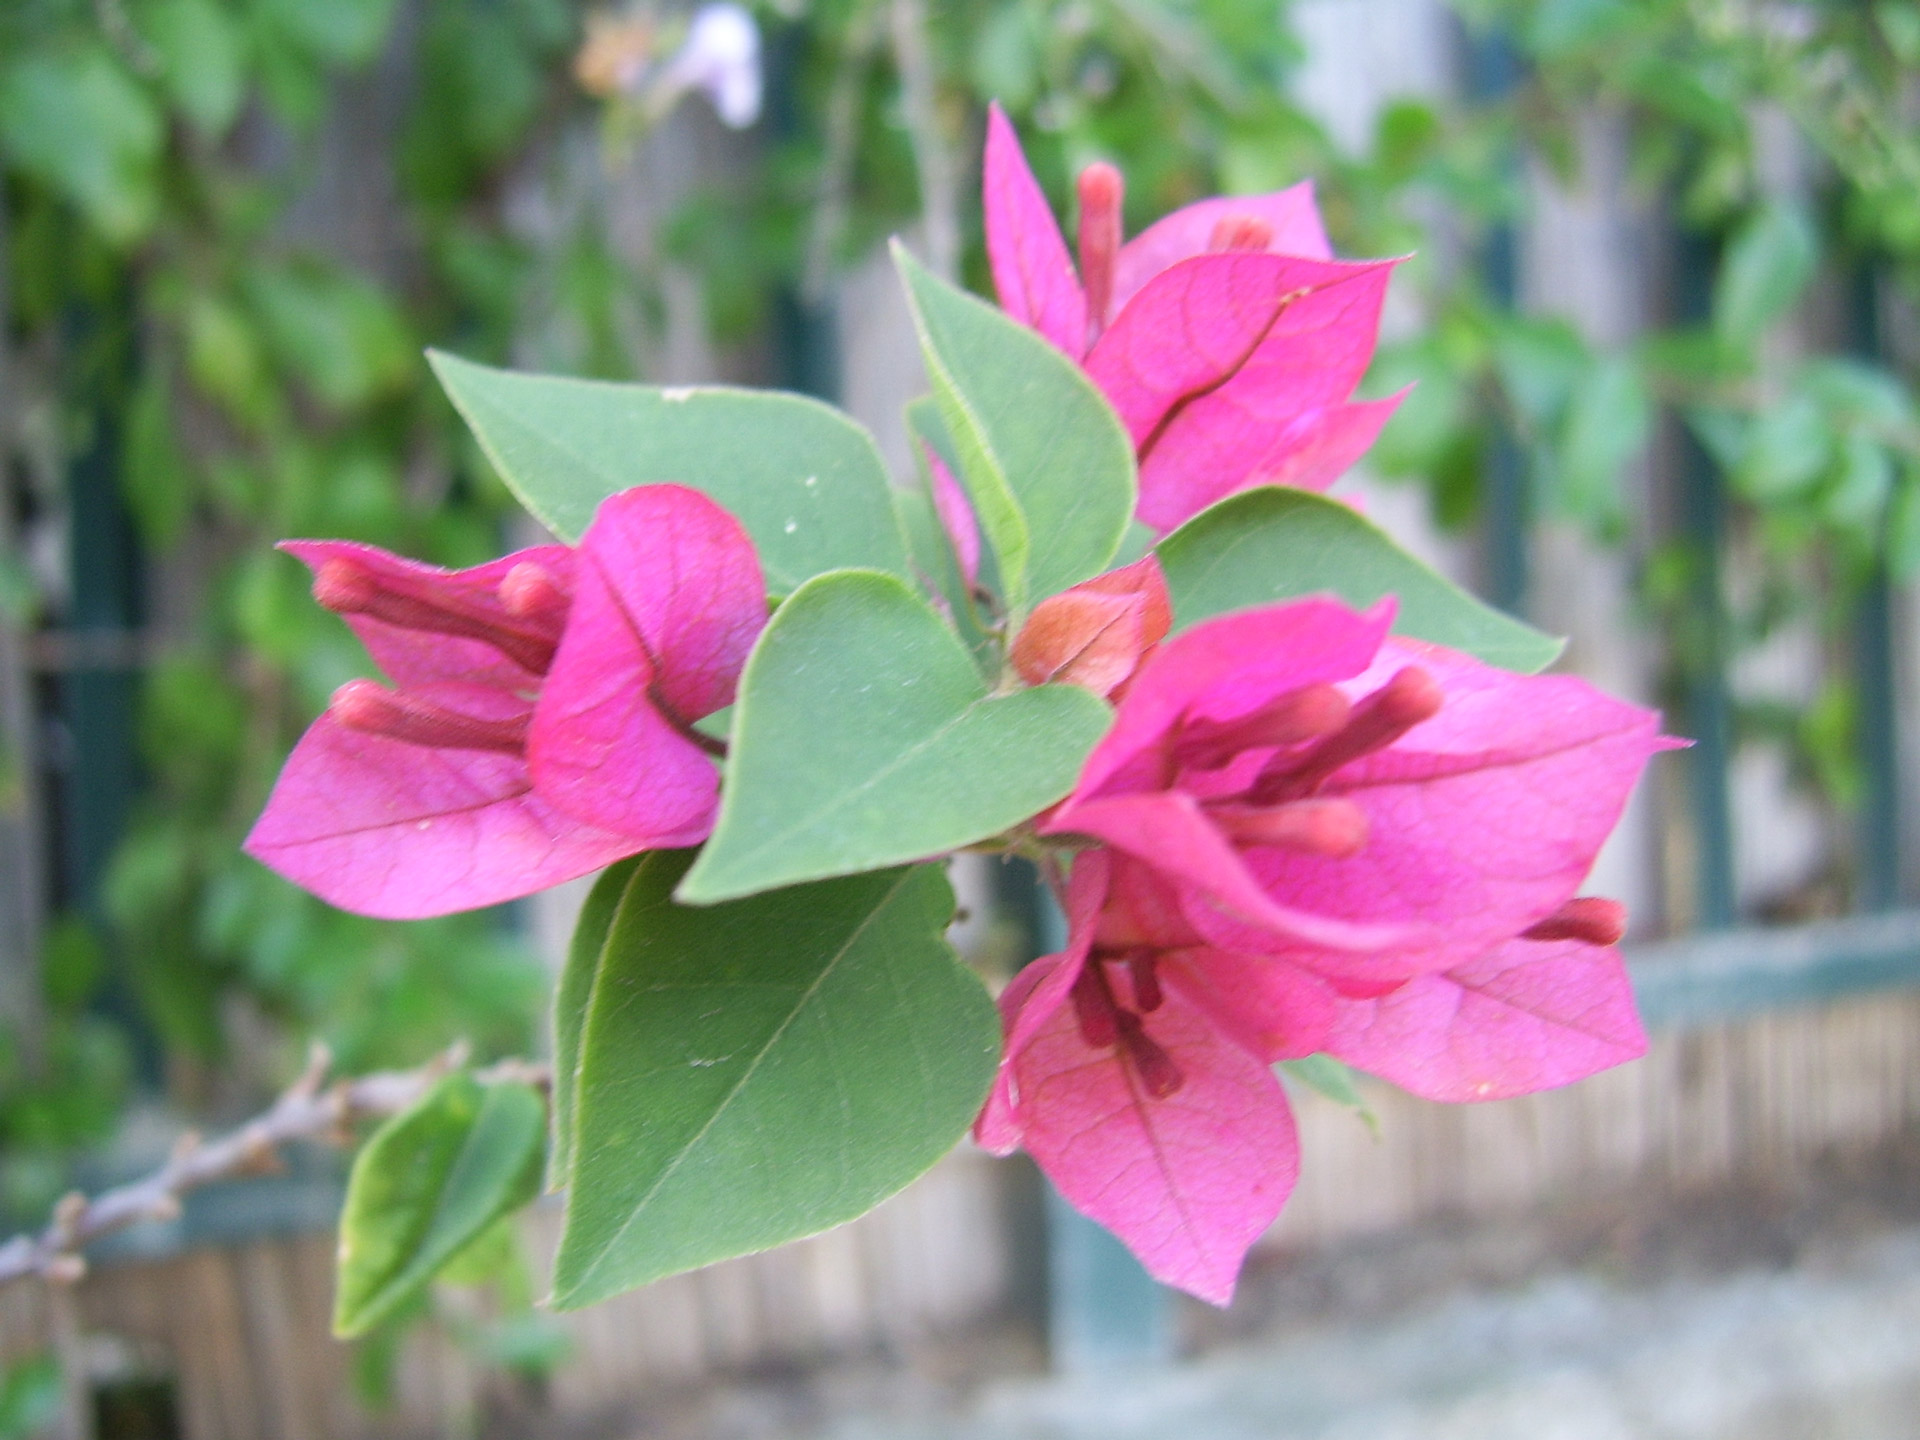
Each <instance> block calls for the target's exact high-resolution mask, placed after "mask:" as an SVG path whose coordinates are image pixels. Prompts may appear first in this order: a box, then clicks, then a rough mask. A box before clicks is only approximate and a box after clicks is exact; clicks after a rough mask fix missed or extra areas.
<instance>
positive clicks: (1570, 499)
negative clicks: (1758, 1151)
mask: <svg viewBox="0 0 1920 1440" xmlns="http://www.w3.org/2000/svg"><path fill="white" fill-rule="evenodd" d="M1652 428H1653V406H1652V404H1651V402H1650V401H1649V400H1648V399H1647V391H1646V387H1645V385H1643V384H1642V383H1641V380H1640V376H1639V374H1638V372H1636V371H1635V370H1634V368H1633V366H1632V365H1630V364H1628V363H1627V362H1626V361H1625V360H1622V359H1620V358H1619V357H1617V356H1616V357H1613V358H1610V359H1607V360H1602V361H1601V362H1600V363H1599V364H1598V365H1596V366H1594V367H1593V369H1592V372H1591V373H1590V374H1589V375H1588V376H1587V377H1586V379H1585V383H1584V384H1582V385H1581V386H1580V388H1579V389H1577V390H1576V391H1575V392H1574V394H1573V397H1572V401H1571V403H1570V404H1569V406H1568V409H1567V418H1566V428H1565V429H1564V431H1563V432H1562V434H1561V440H1560V453H1559V455H1558V456H1557V459H1558V461H1559V463H1558V465H1557V466H1556V467H1555V474H1554V481H1555V490H1556V492H1557V498H1558V501H1559V504H1560V506H1561V508H1562V509H1563V510H1564V511H1565V513H1567V514H1568V515H1571V516H1573V517H1575V518H1577V519H1580V520H1583V521H1585V522H1587V523H1588V524H1590V525H1596V526H1602V527H1606V526H1611V525H1614V524H1616V523H1617V522H1618V521H1619V520H1620V519H1621V518H1622V515H1623V512H1624V506H1623V505H1622V503H1621V499H1620V472H1621V470H1622V469H1623V468H1625V466H1626V465H1627V463H1628V462H1629V461H1631V460H1632V459H1633V457H1634V456H1636V455H1637V454H1639V453H1640V450H1641V448H1642V447H1643V446H1645V444H1646V443H1647V436H1648V434H1649V433H1650V432H1651V430H1652Z"/></svg>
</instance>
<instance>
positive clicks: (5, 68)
mask: <svg viewBox="0 0 1920 1440" xmlns="http://www.w3.org/2000/svg"><path fill="white" fill-rule="evenodd" d="M8 60H12V61H14V63H11V64H7V63H6V61H8ZM165 140H166V128H165V126H164V124H163V123H162V120H161V116H160V111H159V107H158V106H157V105H155V104H154V102H153V100H152V99H151V97H150V96H149V95H148V93H147V91H146V89H145V88H144V87H143V86H142V85H141V84H140V83H139V81H137V80H135V79H134V78H133V76H131V75H129V74H128V73H127V71H126V67H125V66H123V65H122V64H121V63H120V62H119V60H118V59H116V58H115V56H114V54H113V52H112V51H111V50H110V49H108V48H107V47H106V45H105V44H104V43H102V44H99V45H85V46H73V47H60V48H54V47H46V48H42V49H38V50H35V49H29V50H27V52H26V53H25V54H24V55H22V56H20V57H18V58H17V59H16V58H15V57H12V56H8V57H4V58H0V149H4V150H6V151H7V152H8V153H7V159H8V160H9V162H11V163H13V164H17V165H18V166H20V168H21V169H23V170H25V171H27V172H28V173H29V174H31V175H33V176H35V177H36V178H38V179H39V180H41V181H42V182H43V183H45V184H46V185H47V186H48V187H49V188H51V189H53V190H55V191H57V192H58V193H60V194H62V195H64V196H66V197H67V198H68V199H69V200H71V201H72V202H73V203H74V204H76V205H77V206H79V207H80V209H81V210H82V211H83V212H84V213H85V215H86V217H87V219H88V220H89V221H91V222H92V223H93V224H94V225H95V226H97V227H98V228H99V230H100V233H101V234H103V235H104V236H106V238H107V239H108V240H109V241H111V242H113V243H114V244H127V243H130V242H131V241H134V240H137V239H139V238H140V236H142V235H144V234H145V233H146V231H147V230H148V229H149V228H150V227H151V226H152V224H153V219H154V215H155V213H156V211H157V210H158V209H159V204H160V185H159V179H160V159H161V150H162V147H163V145H164V143H165Z"/></svg>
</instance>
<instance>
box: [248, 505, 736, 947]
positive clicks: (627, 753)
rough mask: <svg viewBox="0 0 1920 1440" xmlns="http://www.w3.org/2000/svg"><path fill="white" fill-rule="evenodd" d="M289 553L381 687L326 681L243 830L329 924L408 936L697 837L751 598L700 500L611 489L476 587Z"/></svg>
mask: <svg viewBox="0 0 1920 1440" xmlns="http://www.w3.org/2000/svg"><path fill="white" fill-rule="evenodd" d="M285 548H286V549H288V550H289V551H291V552H292V553H293V554H295V555H297V556H299V558H300V559H302V560H304V561H305V562H306V563H307V564H308V565H309V566H310V567H311V568H312V569H313V571H314V592H315V595H316V597H317V598H319V599H320V600H321V602H322V603H323V604H325V605H326V606H327V607H328V608H329V609H333V610H336V611H338V612H340V613H341V614H342V615H343V616H344V617H345V618H346V620H347V622H348V624H349V625H351V626H352V627H353V629H354V632H355V633H356V634H357V635H358V636H359V637H360V639H361V641H362V642H363V643H364V644H365V645H366V647H367V650H368V653H369V654H371V655H372V656H373V658H374V659H375V661H376V662H378V664H379V665H380V667H381V669H383V670H384V671H385V672H386V673H387V675H388V677H389V678H390V679H392V680H393V681H394V682H395V684H396V687H397V688H395V689H393V690H387V689H385V688H384V687H381V686H379V685H376V684H374V683H373V682H371V681H364V680H362V681H354V682H352V683H350V684H349V685H346V686H343V687H342V688H341V689H340V691H339V692H337V693H336V695H335V697H334V700H333V702H332V704H330V705H329V707H328V709H327V711H326V712H325V713H324V714H322V715H321V716H320V718H319V719H318V720H316V721H315V722H314V723H313V725H312V726H311V727H309V729H308V730H307V733H306V734H305V735H304V736H302V737H301V740H300V742H299V744H298V745H296V746H295V747H294V751H293V754H292V755H291V756H290V757H289V758H288V760H287V764H286V766H285V768H284V769H283V770H282V771H281V774H280V778H279V781H278V782H277V783H276V784H275V786H274V790H273V794H272V795H271V796H270V797H269V799H268V801H267V807H266V810H265V812H264V813H263V814H262V815H261V817H260V819H259V821H258V822H257V823H256V824H255V826H254V828H253V831H252V833H251V834H250V835H249V836H248V837H247V841H246V850H247V852H248V853H249V854H251V855H253V856H254V857H255V858H256V859H258V860H260V861H261V862H262V863H264V864H266V865H268V866H270V867H271V868H272V869H274V870H276V871H278V872H279V873H280V874H282V875H284V876H286V877H287V878H288V879H290V880H292V881H294V882H295V883H296V884H299V885H301V886H303V887H305V888H306V889H308V890H311V891H313V892H314V893H315V894H316V895H319V896H320V897H321V898H322V899H324V900H327V901H329V902H331V903H332V904H335V905H338V906H340V907H341V908H342V909H345V910H353V911H357V912H359V913H361V914H366V915H375V916H379V917H382V918H387V919H416V918H420V917H423V916H429V915H444V914H449V913H451V912H453V911H457V910H469V909H473V908H476V907H478V906H482V905H491V904H496V903H498V902H500V901H503V900H511V899H515V898H517V897H519V896H522V895H528V894H532V893H533V892H534V891H537V890H543V889H546V888H548V887H550V886H553V885H557V884H559V883H561V882H562V881H565V880H570V879H573V878H575V877H576V876H580V875H585V874H590V873H591V872H593V871H595V870H598V869H600V868H601V867H603V866H605V865H608V864H610V863H612V862H613V861H614V860H617V859H620V858H622V857H623V856H626V855H631V854H633V853H635V852H636V851H639V850H643V849H647V848H651V847H654V846H658V845H674V844H691V843H694V842H696V841H698V840H699V839H701V838H704V836H705V834H706V832H707V830H708V829H710V828H711V826H712V817H713V809H714V797H715V794H716V792H717V789H718V780H717V777H716V773H715V770H714V766H713V762H712V761H711V760H710V759H709V758H708V756H707V755H706V754H705V753H703V747H702V744H701V742H700V739H699V737H698V736H697V735H696V734H694V733H693V732H692V729H691V726H692V722H693V721H695V720H697V719H700V718H701V717H703V716H705V715H707V714H710V713H711V712H712V711H714V710H717V709H720V708H722V707H723V706H725V705H726V704H728V703H730V702H731V698H732V687H733V684H734V682H735V680H736V679H737V678H738V675H739V670H740V667H741V665H742V664H744V661H745V656H746V650H747V648H748V647H749V646H751V644H752V641H753V636H754V635H755V634H757V633H758V630H759V627H760V626H761V625H762V624H764V623H765V617H766V599H765V592H764V588H763V587H762V584H761V580H760V570H759V564H758V561H757V560H756V559H755V557H754V554H753V549H752V545H751V543H750V542H749V541H748V540H747V538H746V535H745V533H744V532H743V531H742V530H741V529H740V528H739V526H738V525H737V524H736V523H735V522H734V521H733V520H732V519H731V517H729V516H727V515H726V514H725V512H723V511H721V510H720V509H719V507H717V506H716V505H714V504H713V502H712V501H710V500H708V499H706V497H704V496H703V495H701V494H699V493H698V492H697V491H693V490H688V489H684V488H682V487H680V486H671V485H656V486H645V487H641V488H638V489H635V490H630V491H626V492H624V493H623V494H621V495H617V496H614V497H613V498H612V499H610V500H608V501H607V502H606V503H605V504H604V505H603V506H602V507H601V511H600V513H599V514H598V515H597V516H596V518H595V521H594V524H593V525H592V526H591V527H589V531H588V535H587V537H586V538H584V539H583V541H582V544H581V547H580V549H579V550H578V551H574V550H570V549H568V548H567V547H565V546H559V545H547V546H538V547H535V548H533V549H529V550H522V551H519V552H517V553H515V554H513V555H509V556H506V557H505V558H503V559H500V560H496V561H492V562H490V563H489V564H486V565H482V566H477V567H475V568H473V569H470V570H458V571H448V570H440V569H437V568H435V567H433V566H429V565H422V564H419V563H417V562H414V561H410V560H406V559H403V558H402V557H399V556H396V555H391V554H389V553H387V552H386V551H383V550H378V549H375V548H374V547H372V546H367V545H357V544H352V543H349V542H345V541H294V542H290V543H289V544H288V545H287V546H286V547H285ZM609 576H613V577H617V578H616V579H614V580H609V579H608V577H609ZM609 751H612V752H613V757H612V758H609ZM530 762H531V763H530ZM537 772H545V773H546V774H547V775H548V776H549V777H550V778H548V779H544V780H543V779H541V778H540V775H539V773H537ZM583 774H584V775H587V776H590V777H591V778H592V780H593V785H592V787H591V788H590V789H588V788H587V787H581V786H579V785H578V784H577V783H576V781H577V779H578V777H580V776H582V775H583ZM583 789H584V790H585V791H586V793H585V794H584V795H583Z"/></svg>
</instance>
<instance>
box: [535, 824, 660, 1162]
mask: <svg viewBox="0 0 1920 1440" xmlns="http://www.w3.org/2000/svg"><path fill="white" fill-rule="evenodd" d="M639 863H640V857H639V856H637V855H636V856H634V857H633V858H632V859H629V860H622V861H620V862H619V863H617V864H614V865H609V866H608V867H607V868H606V869H605V870H603V871H601V872H600V878H599V879H598V880H595V881H594V882H593V889H591V890H590V891H588V892H587V900H586V904H584V905H582V906H581V907H580V919H579V920H578V921H577V922H576V923H575V924H574V927H573V940H572V941H571V943H569V944H568V946H567V963H566V965H565V966H564V967H563V968H562V969H561V971H560V982H559V984H557V985H555V986H554V989H553V1135H552V1138H551V1141H550V1142H549V1145H548V1149H547V1188H548V1189H549V1190H558V1189H561V1188H562V1187H564V1186H565V1185H566V1183H567V1173H568V1171H569V1170H570V1169H571V1168H572V1165H573V1096H574V1086H575V1081H576V1079H577V1077H578V1075H579V1071H580V1027H581V1026H582V1025H584V1024H585V1023H586V1014H587V999H588V997H589V996H591V995H592V994H593V975H594V972H595V971H596V970H598V969H599V968H600V951H601V949H602V948H603V947H604V946H605V945H606V943H607V932H608V931H609V930H611V929H612V928H613V914H614V911H616V910H618V909H619V908H620V897H621V896H622V895H624V894H625V893H626V889H627V881H629V880H631V879H632V878H633V870H634V867H635V866H636V865H638V864H639Z"/></svg>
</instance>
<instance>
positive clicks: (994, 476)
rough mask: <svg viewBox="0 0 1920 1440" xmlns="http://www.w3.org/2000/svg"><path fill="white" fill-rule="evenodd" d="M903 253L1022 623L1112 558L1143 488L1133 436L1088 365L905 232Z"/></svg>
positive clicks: (965, 473)
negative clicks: (935, 263) (909, 244)
mask: <svg viewBox="0 0 1920 1440" xmlns="http://www.w3.org/2000/svg"><path fill="white" fill-rule="evenodd" d="M893 254H894V263H895V264H896V265H897V266H898V267H899V270H900V277H901V279H902V281H903V282H904V283H905V285H906V287H907V300H908V303H909V304H910V305H911V306H912V307H913V319H914V326H915V328H916V329H917V330H918V331H919V334H920V351H921V354H922V355H923V356H924V357H925V359H926V363H927V373H928V374H929V375H930V376H931V377H932V379H933V391H934V396H935V398H936V399H937V400H938V401H939V404H940V413H941V415H942V416H943V417H944V418H945V420H946V422H947V430H948V433H949V434H950V435H951V436H952V437H953V445H954V453H955V457H956V458H957V459H958V461H959V471H958V476H959V479H960V481H961V483H962V484H963V485H964V486H965V487H966V490H967V494H968V495H969V496H970V497H971V498H972V500H973V508H974V513H975V514H976V515H978V516H979V519H980V530H981V535H982V537H983V538H984V539H985V541H986V543H987V545H988V546H989V547H990V548H991V549H992V551H993V553H994V556H995V558H996V559H997V561H998V563H999V576H1000V582H1001V585H1002V587H1003V589H1004V594H1005V598H1006V602H1007V608H1008V611H1009V612H1010V613H1011V614H1012V616H1013V618H1014V622H1015V623H1016V624H1017V623H1018V621H1019V620H1020V618H1022V617H1023V616H1024V615H1025V613H1026V611H1027V608H1028V607H1029V606H1030V605H1031V604H1033V603H1034V602H1036V601H1039V600H1043V599H1045V598H1046V597H1047V596H1049V595H1052V594H1054V593H1056V592H1058V591H1061V590H1064V589H1066V588H1067V587H1068V586H1069V585H1073V584H1076V583H1077V582H1079V581H1081V580H1085V579H1087V578H1088V577H1090V576H1093V575H1097V574H1099V573H1100V572H1101V571H1102V570H1104V569H1106V568H1107V565H1108V563H1109V562H1110V561H1111V560H1112V559H1113V556H1114V552H1115V551H1116V550H1118V549H1119V547H1120V540H1121V537H1122V536H1123V535H1125V533H1126V529H1127V523H1128V522H1129V521H1130V520H1131V519H1132V518H1133V504H1134V499H1135V496H1136V493H1137V491H1138V479H1137V477H1136V475H1135V473H1134V463H1133V444H1132V442H1131V441H1130V440H1128V438H1127V432H1126V430H1125V429H1124V428H1123V427H1122V426H1121V424H1120V418H1119V416H1117V415H1115V414H1114V413H1113V407H1112V406H1110V405H1108V404H1107V402H1106V399H1105V398H1104V397H1103V396H1102V395H1101V394H1100V392H1099V390H1098V389H1096V388H1095V387H1094V385H1093V382H1092V381H1090V380H1088V379H1087V377H1086V376H1085V375H1084V374H1082V373H1081V370H1080V367H1079V366H1077V365H1075V364H1074V363H1073V362H1072V361H1071V360H1069V359H1068V358H1067V357H1066V356H1065V355H1062V354H1061V353H1060V352H1059V351H1058V350H1056V349H1054V348H1053V346H1051V345H1049V344H1048V343H1047V342H1046V341H1045V340H1043V339H1041V338H1040V337H1039V336H1038V335H1036V334H1034V332H1033V331H1031V330H1029V329H1027V327H1026V326H1024V325H1022V324H1020V323H1019V322H1018V321H1017V320H1014V319H1012V318H1011V317H1009V316H1007V315H1005V314H1003V313H1001V312H1000V311H999V310H997V309H995V308H994V307H993V306H991V305H988V304H986V303H985V302H984V301H981V300H977V299H975V298H974V297H973V296H971V295H969V294H967V293H966V292H965V291H964V290H958V289H955V288H954V287H953V286H951V285H949V284H947V283H946V282H945V281H944V280H941V279H939V278H937V277H936V276H935V275H933V274H932V272H930V271H928V270H927V269H926V268H925V267H924V266H922V265H921V264H920V263H919V262H918V261H917V260H915V259H914V258H913V257H912V256H911V255H909V254H908V253H907V252H906V250H905V249H904V248H902V247H901V246H900V244H899V243H898V242H897V241H896V242H895V244H894V252H893Z"/></svg>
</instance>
